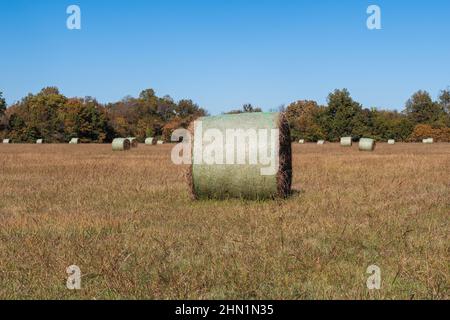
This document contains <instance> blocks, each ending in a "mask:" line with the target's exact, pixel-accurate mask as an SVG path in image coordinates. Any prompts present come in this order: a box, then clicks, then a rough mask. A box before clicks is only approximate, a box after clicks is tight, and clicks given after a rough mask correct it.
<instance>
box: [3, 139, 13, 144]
mask: <svg viewBox="0 0 450 320" xmlns="http://www.w3.org/2000/svg"><path fill="white" fill-rule="evenodd" d="M3 143H4V144H10V143H12V140H11V139H3Z"/></svg>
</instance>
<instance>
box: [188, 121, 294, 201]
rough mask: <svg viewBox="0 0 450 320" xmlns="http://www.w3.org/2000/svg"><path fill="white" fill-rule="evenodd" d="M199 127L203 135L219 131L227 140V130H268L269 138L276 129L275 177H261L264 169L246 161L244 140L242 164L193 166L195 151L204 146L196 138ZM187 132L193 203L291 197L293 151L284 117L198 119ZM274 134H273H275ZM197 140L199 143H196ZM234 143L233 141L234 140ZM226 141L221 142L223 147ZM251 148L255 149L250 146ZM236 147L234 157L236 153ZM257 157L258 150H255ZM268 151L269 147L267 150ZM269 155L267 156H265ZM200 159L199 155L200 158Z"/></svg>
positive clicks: (245, 143) (246, 147)
mask: <svg viewBox="0 0 450 320" xmlns="http://www.w3.org/2000/svg"><path fill="white" fill-rule="evenodd" d="M199 123H201V126H202V131H203V132H205V131H206V130H208V129H214V130H218V131H220V132H221V133H222V135H223V137H226V131H227V129H232V130H233V129H234V130H236V129H240V130H249V129H250V130H256V132H259V131H258V130H261V129H268V130H267V132H269V134H268V136H269V137H270V134H271V133H270V132H271V129H278V134H279V139H276V140H278V141H277V142H275V143H278V146H277V148H276V149H275V150H278V154H275V155H274V157H277V159H278V161H277V162H278V164H277V165H278V167H276V168H275V174H272V175H262V174H261V168H266V167H267V165H262V164H260V162H258V163H257V164H253V163H250V161H249V160H248V159H249V157H250V155H249V150H250V145H249V140H248V139H245V142H244V145H245V150H246V162H245V164H226V163H224V164H204V163H202V164H196V162H195V159H196V157H198V156H199V155H198V154H196V147H198V146H199V144H200V146H201V147H202V148H203V147H205V145H207V144H205V142H204V141H202V139H198V137H196V136H195V133H196V131H197V130H198V124H199ZM189 130H190V131H191V134H192V139H193V141H192V162H193V163H192V165H191V166H190V167H189V170H188V173H187V178H188V183H189V185H190V188H191V195H192V198H193V199H228V198H242V199H250V200H257V199H273V198H280V197H281V198H285V197H287V196H289V195H290V193H291V184H292V150H291V137H290V129H289V124H288V122H287V120H286V117H285V115H284V113H246V114H233V115H221V116H215V117H203V118H199V119H198V120H197V121H196V122H195V123H193V124H191V126H190V128H189ZM275 132H276V131H275ZM199 140H200V141H199ZM235 142H236V140H235ZM225 144H226V139H225V138H224V139H223V145H225ZM253 147H254V146H253ZM236 148H237V146H236V145H235V156H236V150H237V149H236ZM256 149H257V150H258V153H259V151H260V146H259V145H258V147H257V148H256ZM269 149H270V147H269ZM268 154H269V153H268ZM200 156H201V155H200Z"/></svg>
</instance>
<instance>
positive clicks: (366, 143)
mask: <svg viewBox="0 0 450 320" xmlns="http://www.w3.org/2000/svg"><path fill="white" fill-rule="evenodd" d="M375 146H376V142H375V140H374V139H369V138H361V139H360V140H359V151H374V150H375Z"/></svg>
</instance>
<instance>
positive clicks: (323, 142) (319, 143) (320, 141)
mask: <svg viewBox="0 0 450 320" xmlns="http://www.w3.org/2000/svg"><path fill="white" fill-rule="evenodd" d="M317 144H318V145H319V146H323V145H324V144H325V140H319V141H317Z"/></svg>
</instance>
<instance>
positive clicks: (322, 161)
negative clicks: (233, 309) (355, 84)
mask: <svg viewBox="0 0 450 320" xmlns="http://www.w3.org/2000/svg"><path fill="white" fill-rule="evenodd" d="M171 148H172V146H171V145H162V146H151V147H148V146H144V145H142V144H141V145H140V146H139V147H138V148H137V149H133V150H131V151H129V152H118V153H113V152H112V151H111V145H58V144H55V145H0V299H34V298H39V299H119V298H120V299H394V298H396V299H448V298H450V297H449V291H448V290H449V285H450V269H449V266H450V225H449V221H450V219H449V218H450V144H434V145H423V144H401V143H399V144H396V145H394V146H389V145H387V144H379V145H378V146H377V149H376V150H375V152H372V153H371V152H359V151H358V149H357V145H354V146H353V147H352V148H342V147H340V146H339V145H338V144H326V145H324V146H317V145H315V144H306V145H298V144H294V145H293V167H294V180H293V188H294V189H295V192H294V194H293V195H292V197H290V198H289V199H286V200H274V201H259V202H256V201H243V200H227V201H212V200H209V201H192V200H191V199H190V196H189V189H188V186H187V185H186V183H185V181H184V167H182V166H175V165H173V164H172V163H171V161H170V151H171ZM70 265H77V266H79V267H80V268H81V272H82V289H81V290H75V291H71V290H68V289H67V288H66V279H67V273H66V268H67V267H68V266H70ZM370 265H377V266H379V267H380V269H381V279H382V283H381V289H380V290H368V288H367V286H366V280H367V278H368V277H369V274H367V273H366V270H367V268H368V267H369V266H370Z"/></svg>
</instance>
